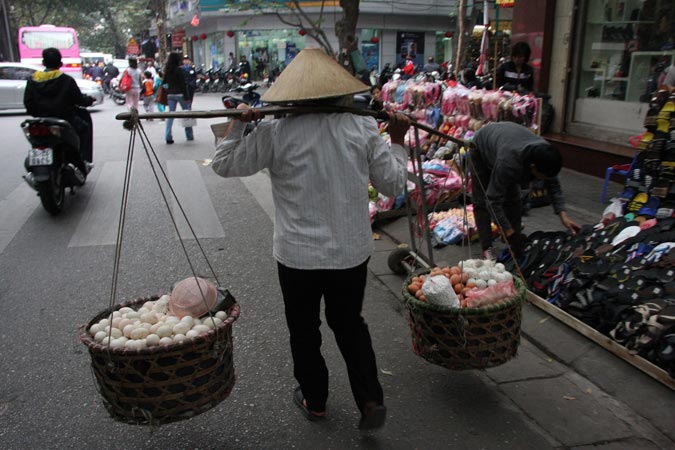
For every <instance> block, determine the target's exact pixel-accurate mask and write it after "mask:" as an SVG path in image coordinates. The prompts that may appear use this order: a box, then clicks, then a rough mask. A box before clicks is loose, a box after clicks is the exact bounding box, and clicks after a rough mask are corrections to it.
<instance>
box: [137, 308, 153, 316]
mask: <svg viewBox="0 0 675 450" xmlns="http://www.w3.org/2000/svg"><path fill="white" fill-rule="evenodd" d="M150 311H151V310H150V309H148V308H145V307H143V308H141V309H139V310H138V311H136V312H137V313H138V315H139V316H142V315H143V314H147V313H149V312H150Z"/></svg>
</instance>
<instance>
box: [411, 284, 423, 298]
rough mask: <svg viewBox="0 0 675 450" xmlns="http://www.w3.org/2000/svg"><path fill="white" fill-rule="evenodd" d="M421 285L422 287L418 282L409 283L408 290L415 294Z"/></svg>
mask: <svg viewBox="0 0 675 450" xmlns="http://www.w3.org/2000/svg"><path fill="white" fill-rule="evenodd" d="M421 287H422V285H421V284H419V283H410V284H409V285H408V292H410V293H411V294H413V295H415V294H417V291H419V290H420V288H421Z"/></svg>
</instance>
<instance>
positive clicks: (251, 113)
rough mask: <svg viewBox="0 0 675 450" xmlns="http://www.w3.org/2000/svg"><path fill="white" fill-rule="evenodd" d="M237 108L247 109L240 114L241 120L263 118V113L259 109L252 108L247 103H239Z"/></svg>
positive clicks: (253, 120)
mask: <svg viewBox="0 0 675 450" xmlns="http://www.w3.org/2000/svg"><path fill="white" fill-rule="evenodd" d="M237 109H244V110H246V112H244V113H242V115H241V116H239V120H241V121H242V122H255V121H256V120H260V119H262V118H263V115H262V113H261V112H260V111H259V110H257V109H253V108H251V107H250V106H248V105H247V104H246V103H240V104H239V105H237Z"/></svg>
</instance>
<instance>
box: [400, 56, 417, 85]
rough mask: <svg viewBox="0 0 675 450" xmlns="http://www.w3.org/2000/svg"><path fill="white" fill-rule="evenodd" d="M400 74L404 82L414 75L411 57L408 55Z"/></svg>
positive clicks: (413, 63) (413, 64)
mask: <svg viewBox="0 0 675 450" xmlns="http://www.w3.org/2000/svg"><path fill="white" fill-rule="evenodd" d="M402 72H403V75H402V78H403V79H404V80H407V79H408V78H410V77H412V76H413V75H414V74H415V62H414V60H413V57H412V56H410V55H408V56H406V58H405V64H404V65H403V69H402Z"/></svg>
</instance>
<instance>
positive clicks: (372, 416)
mask: <svg viewBox="0 0 675 450" xmlns="http://www.w3.org/2000/svg"><path fill="white" fill-rule="evenodd" d="M386 419H387V408H386V406H384V405H367V406H366V407H365V408H363V413H362V415H361V420H360V421H359V430H375V429H377V428H382V427H383V426H384V422H385V420H386Z"/></svg>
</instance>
